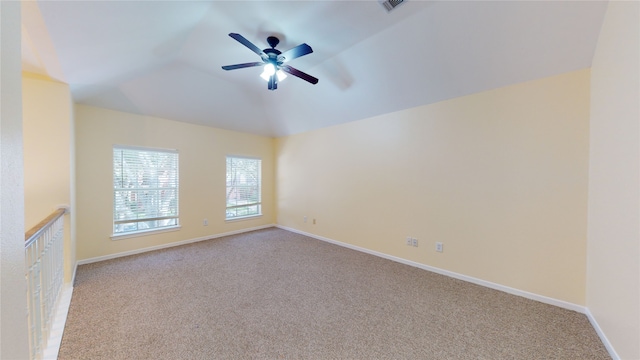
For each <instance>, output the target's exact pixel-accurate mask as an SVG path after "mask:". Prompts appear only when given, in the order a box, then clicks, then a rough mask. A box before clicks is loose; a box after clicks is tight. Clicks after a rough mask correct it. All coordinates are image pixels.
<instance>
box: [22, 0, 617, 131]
mask: <svg viewBox="0 0 640 360" xmlns="http://www.w3.org/2000/svg"><path fill="white" fill-rule="evenodd" d="M605 9H606V2H604V1H543V0H536V1H447V2H444V1H443V2H434V1H417V0H409V1H405V3H403V4H401V5H400V6H398V7H397V8H396V9H395V10H393V11H392V12H389V13H388V12H387V11H386V10H385V9H384V8H383V7H382V5H381V4H380V3H379V2H378V1H376V0H371V1H330V0H323V1H320V0H318V1H175V2H173V1H37V2H23V15H22V17H23V51H22V53H23V55H22V57H23V69H24V70H25V71H29V72H35V73H41V74H46V75H48V76H50V77H52V78H54V79H56V80H59V81H62V82H65V83H68V84H69V85H70V87H71V91H72V93H73V98H74V101H75V102H77V103H82V104H89V105H94V106H99V107H105V108H111V109H116V110H121V111H126V112H132V113H138V114H145V115H152V116H157V117H163V118H168V119H174V120H178V121H184V122H190V123H195V124H202V125H208V126H214V127H219V128H224V129H230V130H237V131H243V132H249V133H254V134H260V135H267V136H283V135H288V134H294V133H299V132H303V131H308V130H312V129H317V128H321V127H325V126H330V125H334V124H339V123H344V122H348V121H354V120H359V119H363V118H367V117H371V116H375V115H379V114H384V113H388V112H392V111H397V110H401V109H406V108H410V107H414V106H419V105H424V104H429V103H434V102H437V101H441V100H445V99H450V98H454V97H458V96H463V95H467V94H471V93H475V92H479V91H484V90H489V89H494V88H497V87H501V86H506V85H510V84H514V83H518V82H523V81H528V80H533V79H538V78H542V77H546V76H552V75H556V74H560V73H563V72H568V71H574V70H579V69H584V68H588V67H590V66H591V61H592V57H593V53H594V50H595V46H596V42H597V39H598V34H599V31H600V27H601V24H602V20H603V17H604V12H605ZM230 32H236V33H240V34H242V35H243V36H244V37H245V38H247V39H248V40H250V41H251V42H253V43H254V44H255V45H257V46H258V47H259V48H267V47H268V45H267V43H266V37H267V36H269V35H277V36H278V37H279V38H280V41H281V42H280V44H279V45H278V46H277V48H278V49H280V50H281V51H283V52H284V51H285V50H288V49H289V48H292V47H294V46H296V45H299V44H301V43H307V44H309V45H310V46H311V47H312V48H313V50H314V52H313V53H312V54H309V55H307V56H304V57H300V58H298V59H294V60H292V61H291V62H290V63H288V64H290V65H291V66H293V67H295V68H297V69H299V70H302V71H304V72H306V73H308V74H311V75H313V76H315V77H317V78H319V79H320V81H319V83H318V84H317V85H312V84H309V83H307V82H305V81H303V80H301V79H298V78H295V77H293V76H289V77H288V78H287V79H286V80H284V81H283V82H281V83H280V84H279V86H278V90H276V91H268V90H267V83H266V82H265V81H264V80H262V79H261V78H260V77H259V74H260V72H261V68H260V67H254V68H247V69H238V70H233V71H224V70H222V69H221V66H222V65H230V64H236V63H245V62H254V61H260V58H259V57H258V56H257V55H256V54H255V53H253V52H252V51H251V50H249V49H248V48H246V47H244V46H242V45H241V44H240V43H238V42H236V41H235V40H234V39H232V38H230V37H229V36H228V34H229V33H230Z"/></svg>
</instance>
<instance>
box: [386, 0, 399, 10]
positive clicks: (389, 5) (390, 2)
mask: <svg viewBox="0 0 640 360" xmlns="http://www.w3.org/2000/svg"><path fill="white" fill-rule="evenodd" d="M402 2H403V0H385V1H382V2H381V3H382V6H384V8H385V9H387V11H391V10H393V9H394V8H395V7H396V6H398V5H400V4H402Z"/></svg>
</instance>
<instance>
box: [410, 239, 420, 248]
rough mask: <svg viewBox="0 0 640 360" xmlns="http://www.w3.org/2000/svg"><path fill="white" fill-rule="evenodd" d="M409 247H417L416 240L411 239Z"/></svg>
mask: <svg viewBox="0 0 640 360" xmlns="http://www.w3.org/2000/svg"><path fill="white" fill-rule="evenodd" d="M411 245H413V246H415V247H418V239H416V238H412V239H411Z"/></svg>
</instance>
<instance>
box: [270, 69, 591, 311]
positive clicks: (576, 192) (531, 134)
mask: <svg viewBox="0 0 640 360" xmlns="http://www.w3.org/2000/svg"><path fill="white" fill-rule="evenodd" d="M589 79H590V78H589V70H588V69H587V70H581V71H577V72H573V73H568V74H563V75H559V76H555V77H550V78H545V79H542V80H536V81H531V82H527V83H522V84H517V85H514V86H509V87H506V88H501V89H497V90H493V91H487V92H483V93H478V94H474V95H470V96H465V97H461V98H456V99H452V100H448V101H443V102H440V103H437V104H432V105H427V106H422V107H417V108H413V109H409V110H404V111H399V112H396V113H391V114H386V115H382V116H377V117H374V118H370V119H366V120H362V121H357V122H353V123H347V124H343V125H339V126H334V127H330V128H324V129H320V130H316V131H312V132H308V133H303V134H298V135H293V136H289V137H284V138H280V139H277V141H276V149H277V150H276V154H277V170H276V184H277V207H278V208H277V214H278V224H281V225H283V226H286V227H290V228H294V229H297V230H300V231H304V232H308V233H312V234H316V235H319V236H323V237H326V238H330V239H333V240H337V241H340V242H344V243H348V244H351V245H355V246H359V247H363V248H367V249H370V250H373V251H377V252H382V253H385V254H389V255H392V256H396V257H400V258H404V259H407V260H411V261H415V262H418V263H422V264H425V265H429V266H435V267H437V268H441V269H444V270H448V271H453V272H456V273H460V274H464V275H467V276H471V277H475V278H479V279H482V280H486V281H490V282H494V283H498V284H501V285H505V286H509V287H512V288H516V289H520V290H524V291H528V292H532V293H535V294H539V295H543V296H547V297H551V298H554V299H558V300H562V301H566V302H569V303H573V304H578V305H584V304H585V267H586V264H585V259H586V229H587V225H586V218H587V173H588V149H589V143H588V141H589V96H590V95H589ZM304 216H308V218H309V220H308V221H307V222H306V223H305V222H304V221H303V217H304ZM314 218H315V219H316V221H317V223H316V224H315V225H314V224H313V219H314ZM407 236H412V237H416V238H418V240H419V247H417V248H415V247H410V246H407V245H406V244H405V238H406V237H407ZM436 241H439V242H443V243H444V252H443V253H437V252H435V249H434V247H435V242H436Z"/></svg>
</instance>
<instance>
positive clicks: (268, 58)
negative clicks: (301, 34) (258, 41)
mask: <svg viewBox="0 0 640 360" xmlns="http://www.w3.org/2000/svg"><path fill="white" fill-rule="evenodd" d="M229 36H231V37H232V38H234V39H236V40H237V41H238V42H239V43H240V44H242V45H244V46H246V47H248V48H249V49H250V50H251V51H253V52H254V53H256V54H258V56H260V57H261V58H262V61H261V62H260V61H258V62H251V63H243V64H235V65H225V66H223V67H222V68H223V69H224V70H236V69H242V68H248V67H255V66H264V71H263V73H262V74H261V75H260V76H261V77H262V78H263V79H265V80H266V81H268V82H269V84H268V88H269V90H275V89H277V88H278V82H279V81H282V80H284V78H285V77H287V75H286V74H285V73H288V74H290V75H293V76H295V77H299V78H300V79H302V80H305V81H308V82H310V83H312V84H314V85H315V84H317V83H318V79H317V78H315V77H313V76H311V75H309V74H306V73H304V72H302V71H300V70H298V69H296V68H294V67H291V66H289V65H286V64H285V63H287V62H289V61H291V60H293V59H295V58H299V57H301V56H305V55H308V54H311V53H312V52H313V49H311V46H309V45H307V44H304V43H303V44H300V45H298V46H296V47H294V48H292V49H289V50H287V51H285V52H280V50H277V49H276V46H278V43H279V42H280V39H278V38H277V37H275V36H269V37H268V38H267V43H268V44H269V46H271V48H267V49H264V50H260V49H259V48H258V47H257V46H255V45H254V44H253V43H251V42H250V41H249V40H247V39H245V37H244V36H242V35H240V34H236V33H230V34H229Z"/></svg>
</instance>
